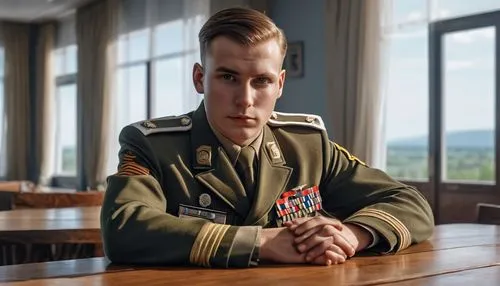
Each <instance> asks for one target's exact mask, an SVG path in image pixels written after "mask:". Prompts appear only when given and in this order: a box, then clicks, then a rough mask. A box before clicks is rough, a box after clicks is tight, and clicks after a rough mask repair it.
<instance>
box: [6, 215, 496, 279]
mask: <svg viewBox="0 0 500 286" xmlns="http://www.w3.org/2000/svg"><path fill="white" fill-rule="evenodd" d="M0 282H10V283H9V285H165V284H176V285H185V284H189V285H191V284H195V285H220V284H222V285H225V284H231V285H254V284H255V285H378V284H382V283H384V284H385V285H473V284H478V285H481V286H486V285H500V226H493V225H476V224H456V225H440V226H437V227H436V230H435V233H434V235H433V236H432V237H431V239H429V240H428V241H426V242H423V243H421V244H419V245H416V246H412V247H410V248H408V249H406V250H405V251H403V252H401V253H399V254H397V255H387V256H376V257H355V258H352V259H350V260H349V261H347V262H346V263H345V264H342V265H334V266H330V267H325V266H312V265H262V266H259V267H257V268H249V269H202V268H198V267H192V268H185V267H184V268H180V267H179V268H176V267H138V266H121V265H113V264H111V263H109V262H108V261H107V260H106V259H105V258H91V259H80V260H68V261H59V262H47V263H38V264H25V265H15V266H3V267H0Z"/></svg>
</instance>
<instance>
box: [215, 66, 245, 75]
mask: <svg viewBox="0 0 500 286" xmlns="http://www.w3.org/2000/svg"><path fill="white" fill-rule="evenodd" d="M215 71H216V72H220V73H231V74H235V75H239V74H240V73H239V72H237V71H235V70H232V69H230V68H226V67H218V68H217V69H216V70H215Z"/></svg>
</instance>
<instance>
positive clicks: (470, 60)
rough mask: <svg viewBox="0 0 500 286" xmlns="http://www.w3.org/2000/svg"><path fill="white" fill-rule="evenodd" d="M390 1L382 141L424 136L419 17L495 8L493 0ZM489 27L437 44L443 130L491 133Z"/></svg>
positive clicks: (424, 60) (424, 61) (423, 36)
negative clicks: (440, 46) (391, 22)
mask: <svg viewBox="0 0 500 286" xmlns="http://www.w3.org/2000/svg"><path fill="white" fill-rule="evenodd" d="M428 7H429V6H428V5H427V1H422V0H420V1H418V0H394V6H393V14H392V19H393V20H394V21H396V23H403V22H407V23H408V22H413V23H414V24H413V25H407V26H406V27H403V25H401V27H402V28H401V29H399V30H398V31H393V32H392V34H390V36H389V37H387V38H386V40H388V41H389V43H390V44H389V61H388V70H389V74H388V78H387V80H388V81H387V83H388V86H387V88H386V95H387V99H386V100H387V106H386V119H385V120H386V127H387V128H386V138H387V140H388V141H391V140H397V139H402V138H411V137H418V136H427V135H428V125H429V119H428V117H429V111H428V109H429V99H428V95H429V93H428V89H429V84H428V38H427V37H428V32H427V23H426V20H425V17H427V14H428V13H429V12H428V11H430V14H431V19H445V18H449V17H454V16H461V15H464V14H468V13H474V12H477V11H485V10H491V9H492V8H493V9H499V8H500V1H498V0H477V1H469V0H450V1H445V0H439V1H432V2H431V3H430V9H428ZM494 37H495V28H494V27H486V28H481V29H475V30H469V31H463V32H456V33H453V34H448V35H446V36H445V38H444V42H443V70H444V74H443V80H444V82H443V88H444V89H443V96H444V110H443V111H444V112H443V116H444V126H443V127H444V130H446V131H447V132H450V131H462V130H471V129H493V128H494V114H495V110H494V98H495V97H494V88H495V86H494V75H495V74H494V59H495V55H494V49H495V44H494V41H495V38H494Z"/></svg>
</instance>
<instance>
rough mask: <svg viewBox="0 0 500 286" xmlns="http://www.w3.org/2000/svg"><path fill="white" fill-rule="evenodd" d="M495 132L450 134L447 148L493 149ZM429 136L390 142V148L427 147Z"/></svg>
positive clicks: (447, 136) (458, 132)
mask: <svg viewBox="0 0 500 286" xmlns="http://www.w3.org/2000/svg"><path fill="white" fill-rule="evenodd" d="M494 137H495V134H494V132H493V130H470V131H457V132H450V133H448V134H447V135H446V146H447V147H452V148H457V147H458V148H493V146H494V144H495V140H494ZM427 142H428V140H427V136H420V137H413V138H405V139H401V140H393V141H390V142H389V144H388V145H389V147H426V146H427Z"/></svg>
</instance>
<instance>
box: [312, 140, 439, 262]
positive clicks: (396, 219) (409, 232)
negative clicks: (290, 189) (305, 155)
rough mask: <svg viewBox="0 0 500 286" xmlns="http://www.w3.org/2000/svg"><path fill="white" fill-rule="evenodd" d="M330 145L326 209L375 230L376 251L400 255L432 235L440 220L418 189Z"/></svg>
mask: <svg viewBox="0 0 500 286" xmlns="http://www.w3.org/2000/svg"><path fill="white" fill-rule="evenodd" d="M325 141H326V140H325ZM325 145H327V147H326V148H327V150H326V152H325V154H326V155H325V162H326V164H325V166H326V170H325V174H326V176H324V180H323V181H322V184H321V186H320V190H321V192H322V198H323V208H324V210H325V211H326V212H327V213H329V214H330V215H333V216H335V217H337V218H339V219H341V220H342V221H343V222H344V223H355V224H358V225H364V226H367V227H368V228H370V229H372V230H375V231H376V233H377V234H378V235H377V237H376V238H377V241H376V244H371V245H370V251H373V252H378V253H395V252H398V251H400V250H402V249H405V248H407V247H408V246H410V245H411V244H414V243H418V242H421V241H423V240H425V239H427V238H429V237H430V235H431V234H432V230H433V228H434V217H433V214H432V210H431V208H430V206H429V204H428V202H427V200H426V199H425V198H424V197H423V195H422V194H421V193H420V192H419V191H418V190H417V189H415V188H414V187H411V186H408V185H405V184H402V183H401V182H398V181H396V180H394V179H393V178H391V177H390V176H388V175H387V174H386V173H385V172H383V171H381V170H378V169H375V168H371V167H369V166H367V165H366V164H365V163H364V162H362V161H361V160H359V159H358V158H356V157H355V156H353V155H351V154H350V153H349V152H348V151H347V150H346V149H344V148H343V147H342V146H340V145H338V144H336V143H333V142H331V141H328V143H327V144H325Z"/></svg>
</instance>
